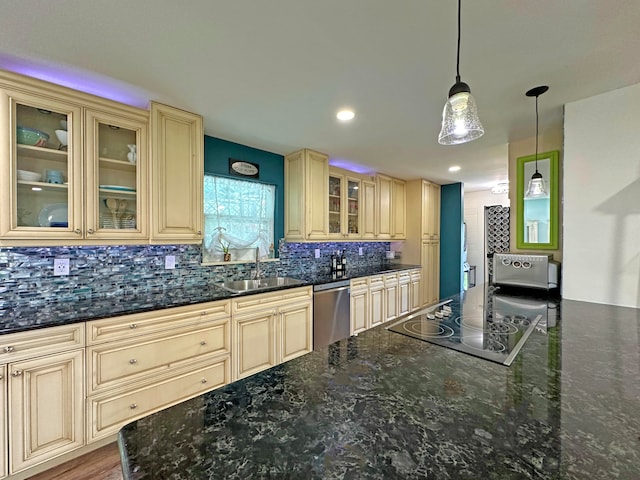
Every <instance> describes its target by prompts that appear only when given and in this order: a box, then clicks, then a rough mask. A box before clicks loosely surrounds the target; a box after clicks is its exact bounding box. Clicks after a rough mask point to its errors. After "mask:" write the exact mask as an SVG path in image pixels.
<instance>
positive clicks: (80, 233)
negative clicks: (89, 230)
mask: <svg viewBox="0 0 640 480" xmlns="http://www.w3.org/2000/svg"><path fill="white" fill-rule="evenodd" d="M73 233H75V234H76V235H82V231H81V230H80V229H79V228H76V229H75V230H74V231H73Z"/></svg>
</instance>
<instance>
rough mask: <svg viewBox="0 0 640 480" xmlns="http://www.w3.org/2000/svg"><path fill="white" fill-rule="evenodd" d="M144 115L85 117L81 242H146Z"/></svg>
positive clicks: (93, 114)
mask: <svg viewBox="0 0 640 480" xmlns="http://www.w3.org/2000/svg"><path fill="white" fill-rule="evenodd" d="M148 122H149V118H148V115H147V112H142V111H141V112H140V114H139V115H137V116H133V115H132V114H130V115H128V116H123V115H121V114H118V113H117V112H108V111H97V110H87V111H86V112H85V129H86V134H85V139H86V141H85V158H86V159H87V160H88V161H87V164H86V175H85V178H86V180H85V188H86V191H87V202H86V226H87V229H86V230H87V232H86V236H87V238H99V239H122V238H124V239H130V240H146V239H148V238H149V230H148V225H149V221H148V219H147V212H148V208H149V207H148V200H147V199H148V195H149V192H148V181H147V179H148V178H149V171H148V159H147V145H148V138H147V125H148Z"/></svg>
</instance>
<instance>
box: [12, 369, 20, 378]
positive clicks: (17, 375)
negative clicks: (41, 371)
mask: <svg viewBox="0 0 640 480" xmlns="http://www.w3.org/2000/svg"><path fill="white" fill-rule="evenodd" d="M20 375H22V370H16V371H15V372H11V376H12V377H19V376H20Z"/></svg>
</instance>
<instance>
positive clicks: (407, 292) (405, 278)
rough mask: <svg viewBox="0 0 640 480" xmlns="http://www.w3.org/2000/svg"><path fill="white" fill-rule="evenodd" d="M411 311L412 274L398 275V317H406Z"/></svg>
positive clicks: (408, 272) (407, 272)
mask: <svg viewBox="0 0 640 480" xmlns="http://www.w3.org/2000/svg"><path fill="white" fill-rule="evenodd" d="M410 310H411V272H410V271H408V270H407V271H403V272H399V273H398V316H401V315H406V314H407V313H409V311H410Z"/></svg>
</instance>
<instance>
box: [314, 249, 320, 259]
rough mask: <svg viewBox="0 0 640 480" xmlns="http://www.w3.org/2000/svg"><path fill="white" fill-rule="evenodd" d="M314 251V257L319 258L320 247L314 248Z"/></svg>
mask: <svg viewBox="0 0 640 480" xmlns="http://www.w3.org/2000/svg"><path fill="white" fill-rule="evenodd" d="M315 252H316V258H320V249H319V248H316V250H315Z"/></svg>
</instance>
